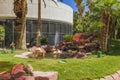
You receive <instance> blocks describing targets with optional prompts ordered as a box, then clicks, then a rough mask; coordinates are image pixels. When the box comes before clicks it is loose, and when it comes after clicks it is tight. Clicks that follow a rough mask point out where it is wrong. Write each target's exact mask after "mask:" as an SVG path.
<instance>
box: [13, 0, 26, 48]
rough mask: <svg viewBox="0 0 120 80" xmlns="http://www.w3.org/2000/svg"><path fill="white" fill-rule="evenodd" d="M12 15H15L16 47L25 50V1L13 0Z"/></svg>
mask: <svg viewBox="0 0 120 80" xmlns="http://www.w3.org/2000/svg"><path fill="white" fill-rule="evenodd" d="M14 13H15V15H16V20H15V26H16V27H15V29H16V31H18V32H19V33H18V35H17V36H18V38H17V41H16V47H17V48H21V49H25V48H26V14H27V1H26V0H14Z"/></svg>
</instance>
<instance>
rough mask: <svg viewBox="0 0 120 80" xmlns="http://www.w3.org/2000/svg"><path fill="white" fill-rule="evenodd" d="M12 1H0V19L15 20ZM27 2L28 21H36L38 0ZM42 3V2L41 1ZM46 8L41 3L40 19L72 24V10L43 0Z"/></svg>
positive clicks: (48, 0) (58, 3) (63, 5)
mask: <svg viewBox="0 0 120 80" xmlns="http://www.w3.org/2000/svg"><path fill="white" fill-rule="evenodd" d="M13 1H14V0H0V19H11V18H15V15H14V12H13ZM32 1H33V2H32V3H31V2H30V0H27V2H28V14H27V18H28V19H37V16H38V2H37V1H38V0H32ZM41 1H42V0H41ZM45 3H46V8H45V6H44V3H43V2H42V14H41V17H42V19H47V20H55V21H61V22H67V23H70V24H73V10H72V8H71V7H69V6H67V5H65V4H64V3H61V2H57V5H58V6H57V5H56V4H55V3H54V2H52V1H51V0H45Z"/></svg>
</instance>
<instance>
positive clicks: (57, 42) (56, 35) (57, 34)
mask: <svg viewBox="0 0 120 80" xmlns="http://www.w3.org/2000/svg"><path fill="white" fill-rule="evenodd" d="M59 41H60V40H59V32H56V33H55V39H54V45H55V46H57V45H58V44H59Z"/></svg>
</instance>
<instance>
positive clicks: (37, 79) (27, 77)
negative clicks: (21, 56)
mask: <svg viewBox="0 0 120 80" xmlns="http://www.w3.org/2000/svg"><path fill="white" fill-rule="evenodd" d="M57 77H58V73H57V72H40V71H33V67H32V66H31V65H30V64H28V65H27V66H24V64H22V63H20V64H17V65H15V66H14V67H13V69H12V71H11V73H9V72H7V71H4V72H1V73H0V80H57Z"/></svg>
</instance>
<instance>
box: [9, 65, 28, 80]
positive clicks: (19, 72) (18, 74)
mask: <svg viewBox="0 0 120 80" xmlns="http://www.w3.org/2000/svg"><path fill="white" fill-rule="evenodd" d="M11 74H12V76H13V79H15V80H24V79H25V77H24V76H25V75H26V72H25V71H24V65H23V64H22V63H20V64H17V65H15V66H14V67H13V69H12V72H11Z"/></svg>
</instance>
